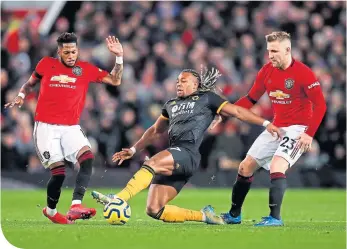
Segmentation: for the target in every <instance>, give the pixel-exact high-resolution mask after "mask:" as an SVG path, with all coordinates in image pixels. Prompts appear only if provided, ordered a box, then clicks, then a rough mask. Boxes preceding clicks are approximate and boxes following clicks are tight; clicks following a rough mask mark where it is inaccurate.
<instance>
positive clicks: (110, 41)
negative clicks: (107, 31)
mask: <svg viewBox="0 0 347 249" xmlns="http://www.w3.org/2000/svg"><path fill="white" fill-rule="evenodd" d="M106 44H107V48H108V50H110V52H112V53H114V54H115V55H116V56H123V47H122V44H120V42H119V40H118V38H116V37H115V36H108V37H107V38H106Z"/></svg>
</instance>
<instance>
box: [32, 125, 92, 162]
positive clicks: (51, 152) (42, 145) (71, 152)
mask: <svg viewBox="0 0 347 249" xmlns="http://www.w3.org/2000/svg"><path fill="white" fill-rule="evenodd" d="M33 140H34V144H35V149H36V153H37V155H38V157H39V159H40V160H41V162H42V164H43V166H44V167H45V168H48V167H49V166H50V165H51V164H53V163H56V162H60V161H63V160H64V159H66V160H68V161H70V162H72V163H73V164H75V163H76V162H77V154H78V152H79V150H80V149H82V147H84V146H88V147H90V148H91V145H90V143H89V141H88V139H87V137H86V136H85V134H84V132H83V131H82V129H81V127H80V126H79V125H53V124H47V123H43V122H39V121H37V122H35V127H34V134H33Z"/></svg>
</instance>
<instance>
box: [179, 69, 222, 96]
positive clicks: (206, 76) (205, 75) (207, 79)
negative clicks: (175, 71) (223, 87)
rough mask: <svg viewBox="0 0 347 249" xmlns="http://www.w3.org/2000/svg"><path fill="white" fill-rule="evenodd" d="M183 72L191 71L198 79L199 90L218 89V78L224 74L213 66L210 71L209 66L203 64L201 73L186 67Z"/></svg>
mask: <svg viewBox="0 0 347 249" xmlns="http://www.w3.org/2000/svg"><path fill="white" fill-rule="evenodd" d="M182 72H185V73H191V74H192V75H193V76H194V77H195V78H197V80H198V83H199V85H198V90H200V91H216V82H217V79H218V78H219V77H220V76H222V74H220V72H219V70H218V69H216V68H214V67H213V68H212V69H211V70H210V71H209V70H208V69H207V67H203V66H201V72H200V74H199V73H198V72H197V71H195V70H194V69H184V70H183V71H182Z"/></svg>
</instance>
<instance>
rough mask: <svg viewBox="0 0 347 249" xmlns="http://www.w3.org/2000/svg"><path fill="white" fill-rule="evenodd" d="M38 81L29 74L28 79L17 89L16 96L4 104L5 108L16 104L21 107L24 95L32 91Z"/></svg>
mask: <svg viewBox="0 0 347 249" xmlns="http://www.w3.org/2000/svg"><path fill="white" fill-rule="evenodd" d="M38 82H40V79H38V78H36V77H33V76H30V78H29V80H28V81H27V82H26V83H24V85H23V86H22V87H21V89H20V90H19V93H18V96H17V97H16V98H15V99H14V100H13V101H12V102H10V103H7V104H5V108H7V107H10V108H11V107H13V106H15V105H18V107H19V108H21V107H22V105H23V103H24V98H25V96H27V95H28V94H29V93H30V92H31V91H32V89H33V87H34V86H35V85H36V84H37V83H38Z"/></svg>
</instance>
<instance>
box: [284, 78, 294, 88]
mask: <svg viewBox="0 0 347 249" xmlns="http://www.w3.org/2000/svg"><path fill="white" fill-rule="evenodd" d="M284 86H285V87H286V88H287V89H288V90H290V89H292V88H293V86H294V80H293V79H286V80H285V81H284Z"/></svg>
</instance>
